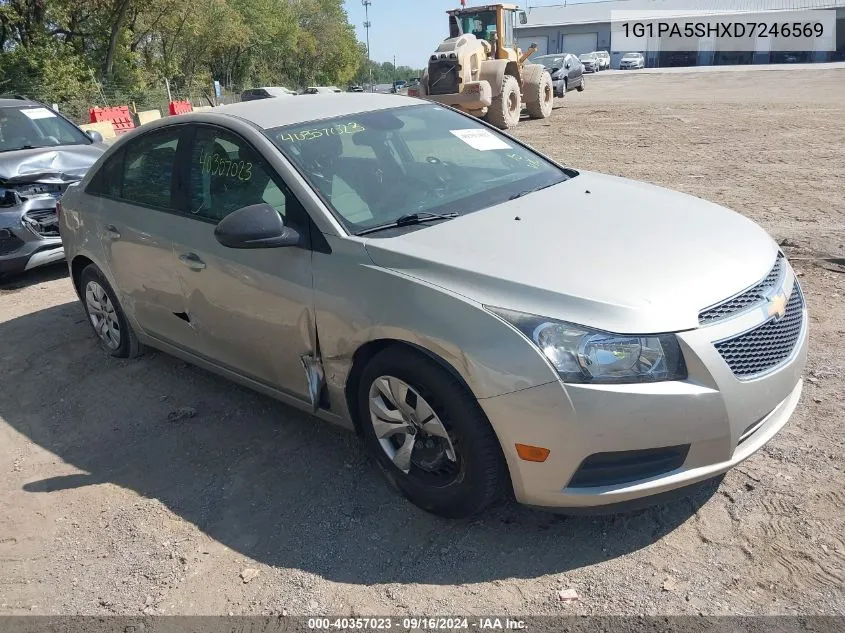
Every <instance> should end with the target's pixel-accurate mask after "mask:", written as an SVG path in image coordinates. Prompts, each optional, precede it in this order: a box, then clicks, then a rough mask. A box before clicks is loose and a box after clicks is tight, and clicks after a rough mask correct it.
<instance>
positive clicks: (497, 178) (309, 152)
mask: <svg viewBox="0 0 845 633" xmlns="http://www.w3.org/2000/svg"><path fill="white" fill-rule="evenodd" d="M268 134H269V135H270V138H271V139H272V140H273V141H274V142H275V143H276V145H277V146H278V147H279V148H280V149H281V150H282V152H284V154H285V155H286V156H287V157H288V158H289V159H290V160H291V161H292V162H293V163H294V165H295V166H296V167H297V168H298V169H299V171H300V172H301V173H302V174H303V176H304V177H305V178H306V179H308V181H309V182H310V183H311V185H312V186H313V187H314V189H315V190H316V191H318V192H319V194H320V195H321V197H322V198H323V199H324V200H325V202H326V203H327V204H328V205H329V207H330V208H331V209H332V210H333V211H334V213H335V215H336V216H337V218H338V219H339V220H340V222H341V223H342V224H343V225H344V226H345V228H346V229H347V230H348V231H349V232H350V233H358V232H361V231H364V230H366V229H368V228H372V227H375V226H382V225H384V224H387V223H390V222H395V221H396V220H397V219H398V218H400V217H402V216H406V215H412V214H420V213H453V212H454V213H457V214H460V215H463V214H466V213H471V212H473V211H478V210H480V209H484V208H487V207H490V206H493V205H496V204H500V203H502V202H505V201H507V200H509V199H511V198H513V197H515V196H517V195H519V194H522V193H526V192H528V191H531V190H534V189H539V188H542V187H547V186H550V185H553V184H557V183H559V182H562V181H563V180H566V179H567V177H568V176H567V174H566V173H565V172H564V171H563V170H562V169H560V168H559V167H557V166H556V165H554V164H552V163H550V162H549V161H547V160H546V159H544V158H543V157H542V156H540V155H538V154H535V153H534V152H532V151H530V150H528V149H526V148H524V147H522V146H520V145H518V144H517V143H515V142H514V141H512V140H511V139H509V138H507V137H505V136H503V135H501V134H499V133H497V132H496V131H494V130H491V129H490V128H488V127H486V126H484V125H482V124H481V123H479V122H477V121H475V120H474V119H471V118H468V117H466V116H463V115H461V114H458V113H456V112H453V111H451V110H447V109H446V108H443V107H441V106H437V105H433V104H425V105H415V106H405V107H400V108H391V109H387V110H378V111H375V112H364V113H360V114H353V115H349V116H344V117H338V118H333V119H327V120H324V121H319V122H311V123H304V124H298V125H289V126H285V127H278V128H274V129H271V130H268Z"/></svg>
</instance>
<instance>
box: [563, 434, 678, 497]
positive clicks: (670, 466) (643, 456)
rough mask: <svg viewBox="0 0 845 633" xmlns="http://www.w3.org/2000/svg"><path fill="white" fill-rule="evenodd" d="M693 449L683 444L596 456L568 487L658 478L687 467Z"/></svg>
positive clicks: (582, 467) (579, 470) (585, 486)
mask: <svg viewBox="0 0 845 633" xmlns="http://www.w3.org/2000/svg"><path fill="white" fill-rule="evenodd" d="M689 449H690V445H689V444H682V445H680V446H667V447H665V448H648V449H644V450H638V451H614V452H610V453H594V454H592V455H590V456H589V457H588V458H587V459H585V460H584V461H583V462H581V466H579V467H578V470H577V471H576V472H575V474H574V475H573V476H572V479H571V480H570V481H569V486H568V487H570V488H591V487H595V486H614V485H618V484H625V483H630V482H633V481H638V480H640V479H648V478H649V477H657V476H658V475H663V474H666V473H668V472H671V471H673V470H676V469H678V468H680V467H681V466H683V464H684V461H685V460H686V458H687V454H688V453H689Z"/></svg>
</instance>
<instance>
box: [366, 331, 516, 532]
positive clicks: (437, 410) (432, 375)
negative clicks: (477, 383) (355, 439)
mask: <svg viewBox="0 0 845 633" xmlns="http://www.w3.org/2000/svg"><path fill="white" fill-rule="evenodd" d="M358 402H359V412H358V413H359V415H360V419H361V427H362V430H363V433H364V439H365V441H366V443H367V446H368V448H369V449H370V451H371V452H372V453H373V454H374V456H375V458H376V460H377V461H378V463H379V466H380V467H381V468H382V470H383V471H384V474H385V475H386V476H387V478H388V479H389V480H390V481H391V483H393V484H394V485H395V486H396V487H397V488H398V489H399V490H400V491H401V492H402V494H403V495H405V497H406V498H407V499H408V500H410V501H411V502H412V503H413V504H415V505H417V506H419V507H420V508H422V509H423V510H427V511H428V512H432V513H433V514H437V515H440V516H444V517H449V518H464V517H468V516H472V515H474V514H477V513H479V512H480V511H481V510H483V509H484V508H486V507H487V506H489V505H490V504H491V503H493V502H494V501H496V500H497V499H499V498H500V497H501V496H503V495H504V492H505V491H506V490H507V484H508V481H509V479H508V475H507V468H506V466H505V462H504V457H503V455H502V451H501V447H500V445H499V441H498V439H497V438H496V434H495V433H494V432H493V428H492V427H491V426H490V423H489V422H488V421H487V418H486V416H485V415H484V412H483V411H482V410H481V407H480V406H479V405H478V402H477V401H476V400H475V398H474V397H473V396H472V394H470V393H468V392H467V391H466V389H464V388H463V386H461V385H460V384H458V383H457V382H456V381H455V379H454V377H452V376H451V375H449V373H447V372H446V371H445V370H444V369H443V368H441V367H440V366H439V365H438V364H437V363H436V362H435V361H434V360H432V359H430V358H428V357H427V356H425V355H423V354H419V353H415V352H412V351H409V350H406V349H403V348H401V347H391V348H388V349H386V350H384V351H382V352H380V353H379V354H377V355H376V356H375V357H374V358H373V359H372V360H371V361H370V363H369V364H368V365H367V366H366V368H365V369H364V371H363V374H362V376H361V382H360V384H359V388H358Z"/></svg>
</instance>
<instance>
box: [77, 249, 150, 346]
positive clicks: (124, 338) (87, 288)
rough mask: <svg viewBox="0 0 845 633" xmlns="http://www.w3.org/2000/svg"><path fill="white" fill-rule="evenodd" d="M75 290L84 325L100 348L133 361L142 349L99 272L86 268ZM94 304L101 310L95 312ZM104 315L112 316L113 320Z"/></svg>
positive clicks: (98, 270) (96, 269)
mask: <svg viewBox="0 0 845 633" xmlns="http://www.w3.org/2000/svg"><path fill="white" fill-rule="evenodd" d="M79 288H80V294H81V295H82V306H83V308H84V309H85V314H86V316H87V317H88V319H87V320H88V325H90V326H91V329H92V330H93V331H94V335H95V336H96V337H97V341H98V342H99V344H100V347H102V348H103V349H104V350H105V351H106V352H108V353H109V354H111V355H112V356H114V357H115V358H134V357H136V356H140V355H141V354H143V352H144V346H143V345H141V343H140V342H139V341H138V337H137V336H136V335H135V331H134V330H133V329H132V326H131V325H129V321H128V320H127V319H126V314H125V313H124V312H123V308H122V307H121V305H120V303H119V302H118V300H117V295H115V293H114V290H112V287H111V286H110V285H109V282H108V281H107V280H106V277H105V275H103V273H102V272H101V271H100V269H99V268H97V267H96V266H95V265H94V264H89V265H88V266H86V267H85V269H84V270H83V271H82V274H81V275H80V276H79ZM106 299H107V301H106ZM95 305H100V306H102V309H101V310H100V311H99V312H97V310H96V309H95ZM106 314H108V315H113V319H111V318H110V317H107V316H105V315H106ZM98 324H99V326H100V327H98ZM111 326H116V327H111ZM115 331H116V335H117V340H116V341H115V340H114V336H115Z"/></svg>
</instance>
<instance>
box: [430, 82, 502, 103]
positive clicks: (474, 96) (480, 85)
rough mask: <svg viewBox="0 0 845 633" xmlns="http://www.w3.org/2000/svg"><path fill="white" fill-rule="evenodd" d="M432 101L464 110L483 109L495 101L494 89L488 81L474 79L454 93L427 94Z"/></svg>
mask: <svg viewBox="0 0 845 633" xmlns="http://www.w3.org/2000/svg"><path fill="white" fill-rule="evenodd" d="M425 98H426V99H428V100H430V101H435V102H437V103H442V104H443V105H448V106H452V107H454V108H460V109H462V110H483V109H484V108H489V107H490V104H492V103H493V89H492V88H491V87H490V83H489V82H487V81H472V82H467V83H466V84H464V85H463V90H462V91H461V92H457V93H454V94H446V95H431V94H427V95H425Z"/></svg>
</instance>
